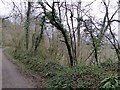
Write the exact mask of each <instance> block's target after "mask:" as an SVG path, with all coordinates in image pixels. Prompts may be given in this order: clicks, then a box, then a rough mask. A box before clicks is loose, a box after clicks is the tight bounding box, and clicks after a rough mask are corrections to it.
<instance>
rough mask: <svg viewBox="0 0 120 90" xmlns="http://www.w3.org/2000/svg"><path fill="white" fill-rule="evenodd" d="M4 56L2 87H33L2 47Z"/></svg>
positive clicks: (2, 55) (0, 50)
mask: <svg viewBox="0 0 120 90" xmlns="http://www.w3.org/2000/svg"><path fill="white" fill-rule="evenodd" d="M0 56H1V57H0V58H2V88H32V87H31V86H30V85H29V83H28V82H27V81H26V79H25V77H24V76H23V75H22V74H21V73H20V72H19V70H18V69H17V68H16V66H15V65H14V64H13V63H11V62H10V61H9V60H8V59H7V57H6V56H5V55H4V54H3V53H2V49H0Z"/></svg>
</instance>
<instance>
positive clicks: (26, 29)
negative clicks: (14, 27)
mask: <svg viewBox="0 0 120 90" xmlns="http://www.w3.org/2000/svg"><path fill="white" fill-rule="evenodd" d="M30 11H31V2H28V10H27V13H26V15H27V16H26V22H25V31H26V32H25V39H26V44H25V45H26V49H28V46H29V30H30V28H29V27H30Z"/></svg>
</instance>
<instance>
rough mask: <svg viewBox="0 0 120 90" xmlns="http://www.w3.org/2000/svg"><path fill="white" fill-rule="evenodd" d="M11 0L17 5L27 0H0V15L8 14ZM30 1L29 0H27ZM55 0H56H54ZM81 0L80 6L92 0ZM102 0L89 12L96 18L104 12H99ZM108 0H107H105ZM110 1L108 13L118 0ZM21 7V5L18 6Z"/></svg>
mask: <svg viewBox="0 0 120 90" xmlns="http://www.w3.org/2000/svg"><path fill="white" fill-rule="evenodd" d="M12 1H14V2H15V3H16V5H17V6H18V7H19V6H20V2H25V1H27V0H0V16H9V13H10V12H11V11H12V8H13V5H12ZM29 1H30V0H29ZM32 1H37V0H32ZM46 1H48V2H49V3H51V2H52V0H46ZM54 1H57V0H54ZM60 1H65V0H60ZM66 1H68V2H69V3H71V2H77V1H79V0H66ZM81 1H82V6H85V5H87V4H88V3H91V2H93V1H94V0H81ZM101 1H102V0H96V1H95V2H94V3H93V4H92V6H91V7H92V12H91V14H92V15H93V16H95V17H97V18H103V16H104V14H101V12H103V13H104V11H105V10H104V8H103V6H102V5H101V3H100V2H101ZM106 1H108V0H106ZM110 1H111V4H110V5H111V6H110V7H111V8H110V13H113V11H114V10H115V9H116V8H117V1H118V0H110ZM19 8H21V7H19ZM115 18H116V19H117V18H118V15H116V16H115ZM115 27H118V25H117V24H115ZM116 32H118V30H117V28H116Z"/></svg>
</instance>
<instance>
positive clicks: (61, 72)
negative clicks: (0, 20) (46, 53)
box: [7, 48, 120, 90]
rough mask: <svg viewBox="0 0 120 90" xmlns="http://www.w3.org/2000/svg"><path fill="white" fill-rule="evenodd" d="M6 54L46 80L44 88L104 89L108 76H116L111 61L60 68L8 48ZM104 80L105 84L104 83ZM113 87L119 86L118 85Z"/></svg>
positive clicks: (37, 56)
mask: <svg viewBox="0 0 120 90" xmlns="http://www.w3.org/2000/svg"><path fill="white" fill-rule="evenodd" d="M7 53H9V54H10V55H12V56H13V57H14V58H15V59H16V60H19V61H20V62H22V63H23V64H24V65H25V67H26V68H27V69H28V70H31V71H33V72H34V73H37V74H38V75H40V76H41V77H42V78H45V79H46V80H47V81H46V83H45V85H44V86H43V87H45V88H66V89H68V90H69V89H70V88H99V87H100V88H106V83H107V80H108V82H110V83H111V81H109V80H111V79H110V78H113V77H110V75H111V74H113V75H116V73H117V70H116V69H117V67H116V66H115V65H112V62H111V61H106V62H103V63H101V65H99V66H92V65H91V66H90V65H87V64H85V63H83V62H80V63H78V64H77V65H76V66H74V67H73V68H70V67H67V66H61V65H59V64H58V63H56V62H54V61H53V60H49V59H46V60H43V59H42V58H41V57H40V56H39V55H36V56H32V55H31V54H30V53H29V51H27V52H25V51H22V50H15V49H11V48H9V49H7ZM113 68H114V70H113ZM106 78H109V79H106ZM104 79H105V80H106V82H104V81H105V80H104ZM113 79H114V78H113ZM113 79H112V80H113ZM115 80H116V78H115ZM118 81H119V80H118ZM119 82H120V81H119ZM101 85H102V86H101ZM115 85H116V86H114V85H113V87H118V86H119V84H115ZM108 86H109V87H108V88H111V87H110V85H108Z"/></svg>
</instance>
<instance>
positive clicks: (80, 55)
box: [2, 0, 120, 90]
mask: <svg viewBox="0 0 120 90" xmlns="http://www.w3.org/2000/svg"><path fill="white" fill-rule="evenodd" d="M94 2H95V1H93V2H91V3H87V4H86V5H85V7H86V8H84V7H82V6H81V4H82V3H83V2H82V1H81V0H79V1H78V2H76V3H75V2H74V3H71V4H70V3H68V2H67V1H66V2H52V4H50V3H49V2H47V1H46V2H45V1H40V2H25V3H22V2H21V4H20V5H21V7H22V6H24V8H23V9H24V10H25V12H22V10H21V9H19V7H18V6H17V3H15V2H12V3H13V6H14V7H13V11H12V13H11V16H10V17H3V18H2V27H3V31H2V45H3V47H8V48H6V49H5V53H6V54H9V55H10V56H11V57H12V59H14V60H12V62H15V63H16V64H17V65H18V66H19V67H20V68H22V69H23V70H24V72H25V73H26V74H27V76H30V78H32V80H33V82H34V83H35V87H37V88H51V89H53V88H55V89H59V88H65V89H68V90H71V89H76V88H84V89H85V88H95V89H100V88H105V89H106V88H107V89H110V88H112V89H115V90H117V89H118V90H119V88H120V79H119V78H120V76H119V71H120V69H119V66H120V64H119V63H120V44H119V42H118V40H117V39H116V34H115V32H114V29H115V28H114V27H113V26H112V25H113V24H116V23H118V22H120V21H119V20H117V19H114V17H115V15H116V14H117V11H118V10H119V8H117V9H116V8H115V7H114V10H113V13H111V14H108V13H109V12H110V10H111V9H113V7H112V8H111V7H109V6H110V5H111V1H108V2H106V1H104V0H101V4H100V5H101V7H102V8H104V10H105V12H103V13H102V14H103V16H104V17H102V18H101V17H100V18H99V17H95V16H93V15H92V14H91V10H89V9H92V6H91V5H92V4H94ZM109 4H110V5H109ZM48 7H49V8H48ZM35 12H37V14H36V13H35ZM23 13H24V14H23ZM83 14H84V15H83Z"/></svg>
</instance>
